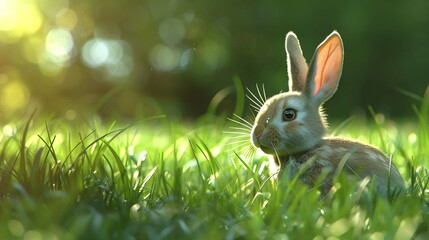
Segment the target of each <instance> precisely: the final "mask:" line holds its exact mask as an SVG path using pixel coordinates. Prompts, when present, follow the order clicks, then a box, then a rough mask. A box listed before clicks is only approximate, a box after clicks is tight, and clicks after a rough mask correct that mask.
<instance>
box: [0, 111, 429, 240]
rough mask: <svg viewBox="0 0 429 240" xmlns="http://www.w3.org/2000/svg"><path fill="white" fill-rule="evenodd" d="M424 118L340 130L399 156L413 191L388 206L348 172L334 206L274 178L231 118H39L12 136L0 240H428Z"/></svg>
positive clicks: (336, 130) (5, 149)
mask: <svg viewBox="0 0 429 240" xmlns="http://www.w3.org/2000/svg"><path fill="white" fill-rule="evenodd" d="M416 113H418V116H419V118H421V119H420V121H416V122H412V121H411V122H410V121H408V122H406V123H397V122H394V121H392V120H390V119H384V120H383V119H382V117H381V116H378V117H377V116H375V117H374V118H373V119H369V120H365V121H367V122H366V124H363V122H362V121H361V120H359V119H352V120H350V121H345V122H343V123H344V124H337V125H335V126H331V129H332V134H334V135H341V136H346V137H353V138H357V139H359V140H361V141H364V142H367V143H371V144H373V145H375V146H377V147H379V148H381V149H383V150H384V151H385V152H386V153H387V154H389V155H392V156H393V157H394V161H395V164H396V165H397V166H398V168H399V170H400V172H401V174H402V175H403V176H404V178H405V180H406V182H407V184H408V186H409V189H408V193H407V194H404V195H401V196H392V197H389V198H383V197H378V196H375V195H374V194H373V193H372V192H371V191H369V192H367V191H365V189H364V187H363V184H361V185H358V184H356V183H355V182H350V181H346V180H345V179H343V178H342V177H341V175H340V176H338V182H337V183H336V184H335V187H336V191H335V192H333V193H332V194H331V195H330V196H329V197H328V198H321V197H320V195H319V193H318V192H317V190H315V189H311V190H308V189H307V188H305V187H304V186H302V185H301V184H300V183H299V182H297V181H292V182H284V181H285V180H281V181H280V183H277V182H274V181H271V180H270V176H269V172H268V167H267V164H266V161H267V159H266V157H264V156H262V155H259V154H256V155H254V157H253V158H252V159H247V158H246V157H245V156H241V155H240V154H238V151H231V149H234V147H235V146H234V145H229V144H228V142H229V140H228V137H227V136H225V135H224V133H223V131H224V130H227V129H228V125H229V123H228V122H226V121H225V119H224V118H219V117H205V118H203V119H201V120H200V121H197V123H195V124H194V125H191V126H189V125H188V126H186V125H185V124H183V123H179V122H170V121H169V120H168V118H166V117H162V116H161V117H157V118H151V119H142V120H141V121H140V122H139V123H136V124H134V125H121V124H119V123H111V124H107V123H103V122H99V121H96V120H94V121H92V122H86V123H84V122H71V121H68V122H67V121H65V120H49V121H46V122H43V121H42V120H41V118H42V117H40V116H38V115H37V114H36V115H35V116H33V117H30V116H28V118H27V119H23V120H22V121H18V122H16V123H14V124H7V125H4V126H2V128H1V129H2V133H1V137H0V169H1V174H0V194H1V202H0V211H1V216H0V223H1V224H0V237H1V238H2V239H91V238H92V239H236V238H244V239H326V238H328V237H332V238H333V239H360V238H363V239H368V238H370V239H411V238H416V239H424V238H426V237H427V236H428V229H427V227H428V224H429V209H428V207H427V204H428V198H427V189H428V182H429V174H428V172H427V170H426V169H427V161H428V156H429V148H428V145H427V139H428V134H429V132H428V127H427V124H428V122H427V117H426V118H424V115H423V114H425V113H424V111H423V110H421V109H419V110H417V108H416ZM425 116H427V115H425ZM381 120H383V121H381ZM380 121H381V122H380Z"/></svg>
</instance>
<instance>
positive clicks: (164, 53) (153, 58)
mask: <svg viewBox="0 0 429 240" xmlns="http://www.w3.org/2000/svg"><path fill="white" fill-rule="evenodd" d="M149 58H150V62H151V63H152V65H153V67H154V68H156V69H157V70H159V71H163V72H169V71H172V70H174V69H175V68H176V67H177V66H178V65H179V63H180V58H181V53H180V50H179V49H177V48H173V47H168V46H166V45H163V44H158V45H156V46H155V47H154V48H152V50H151V51H150V53H149Z"/></svg>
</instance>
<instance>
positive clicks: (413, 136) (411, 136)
mask: <svg viewBox="0 0 429 240" xmlns="http://www.w3.org/2000/svg"><path fill="white" fill-rule="evenodd" d="M408 141H409V142H410V143H411V144H414V143H416V141H417V135H416V134H415V133H410V134H409V135H408Z"/></svg>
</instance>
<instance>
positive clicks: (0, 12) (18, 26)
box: [0, 0, 43, 43]
mask: <svg viewBox="0 0 429 240" xmlns="http://www.w3.org/2000/svg"><path fill="white" fill-rule="evenodd" d="M42 23H43V19H42V14H41V13H40V10H39V9H38V8H37V6H36V5H35V3H33V2H32V1H23V0H16V1H8V0H0V40H2V41H3V42H6V43H13V42H16V41H17V40H19V39H20V38H21V37H22V36H26V35H31V34H33V33H35V32H36V31H38V30H39V29H40V27H41V26H42Z"/></svg>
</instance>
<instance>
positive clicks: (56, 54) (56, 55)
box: [45, 28, 74, 63]
mask: <svg viewBox="0 0 429 240" xmlns="http://www.w3.org/2000/svg"><path fill="white" fill-rule="evenodd" d="M45 45H46V51H47V53H48V55H49V57H50V58H51V60H52V61H53V62H55V63H64V62H66V61H68V60H69V59H70V58H71V52H72V50H73V46H74V42H73V37H72V35H71V34H70V32H69V31H68V30H66V29H63V28H54V29H52V30H51V31H49V33H48V35H47V36H46V44H45Z"/></svg>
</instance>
